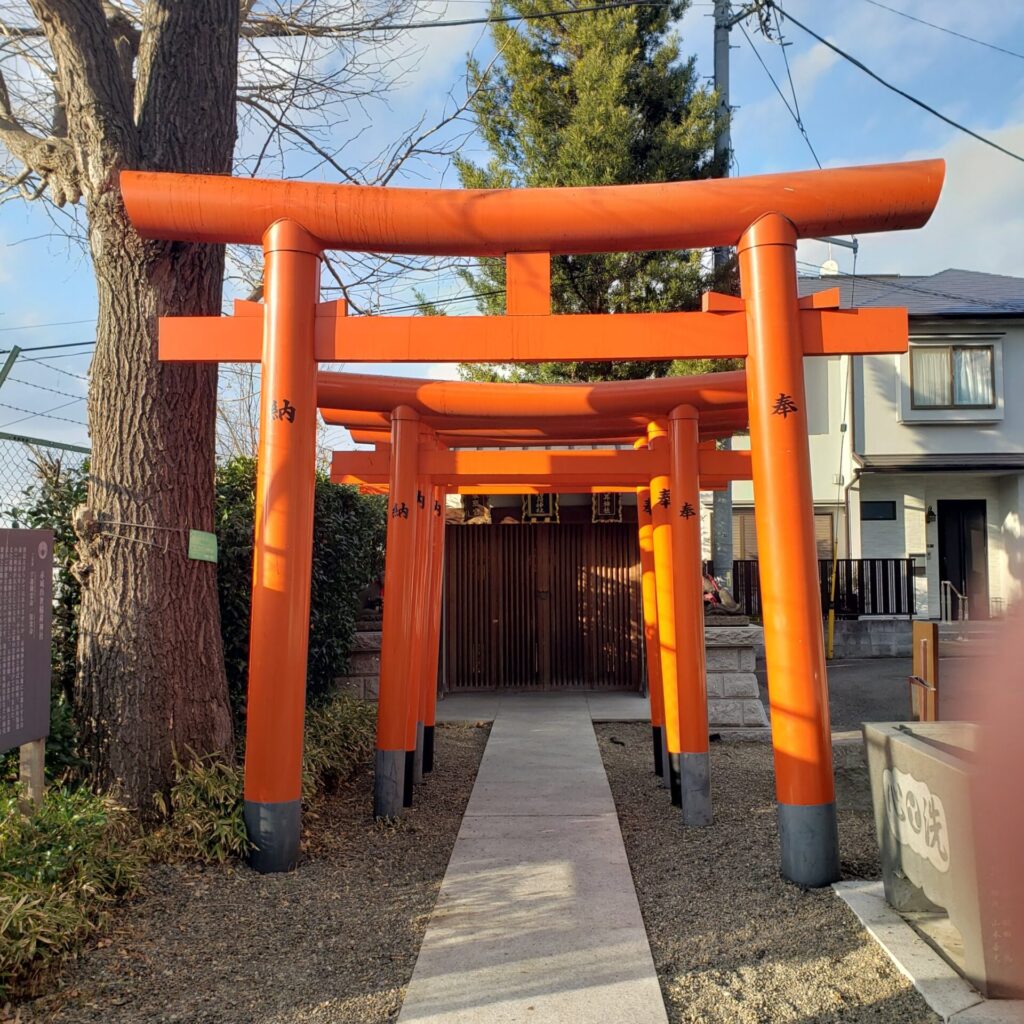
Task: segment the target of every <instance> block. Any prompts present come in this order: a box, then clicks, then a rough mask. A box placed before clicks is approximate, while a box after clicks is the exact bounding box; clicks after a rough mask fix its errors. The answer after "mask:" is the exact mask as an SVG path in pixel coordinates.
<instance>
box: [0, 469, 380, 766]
mask: <svg viewBox="0 0 1024 1024" xmlns="http://www.w3.org/2000/svg"><path fill="white" fill-rule="evenodd" d="M37 466H38V471H37V476H38V479H37V482H36V483H34V484H33V485H32V486H31V487H30V488H28V489H27V490H26V491H25V492H24V494H23V495H22V498H21V500H20V501H19V502H18V505H17V507H16V508H14V509H11V510H9V513H10V514H11V516H12V517H13V518H14V520H15V521H16V522H17V523H18V524H19V525H20V526H23V527H30V528H46V529H52V530H53V531H54V537H55V545H54V556H55V561H56V567H57V576H56V581H55V583H56V586H55V590H54V597H55V601H54V613H53V685H52V688H51V693H52V711H51V721H50V736H49V739H48V741H47V748H46V768H47V775H48V776H50V778H52V779H68V778H70V777H73V776H74V775H75V774H76V773H77V772H78V771H79V770H80V769H81V768H83V767H84V762H82V761H81V760H80V759H79V758H78V756H77V752H76V729H75V723H74V720H73V715H72V705H71V700H72V697H73V690H74V679H75V648H76V645H77V641H78V608H79V601H80V594H81V588H80V585H79V583H78V580H77V578H76V577H75V575H74V567H75V562H76V561H77V557H78V555H77V552H76V550H75V535H74V530H73V529H72V526H71V521H72V514H73V512H74V510H75V508H76V507H77V506H78V505H80V504H82V503H83V502H84V501H85V500H86V481H87V478H88V463H86V464H85V465H82V466H70V467H69V466H66V465H62V464H61V462H60V461H59V460H54V459H50V458H45V457H40V458H39V460H38V463H37ZM255 509H256V462H255V460H254V459H248V458H236V459H232V460H231V461H229V462H227V463H225V464H224V465H222V466H221V467H220V468H219V469H218V471H217V496H216V524H215V530H216V532H217V542H218V546H219V559H220V560H219V564H218V567H217V581H218V590H219V596H220V614H221V630H222V633H223V638H224V660H225V665H226V668H227V677H228V687H229V690H230V695H231V701H232V706H233V707H234V709H235V713H236V716H237V717H238V719H239V721H240V720H241V718H242V716H243V715H244V710H245V689H246V678H247V670H248V663H249V604H250V592H251V588H252V544H253V526H254V520H255ZM385 509H386V503H385V501H384V499H383V498H380V497H368V496H364V495H361V494H359V493H358V492H357V491H356V490H355V488H352V487H339V486H337V485H336V484H332V483H331V482H330V481H329V480H327V479H326V478H325V477H323V476H318V478H317V481H316V500H315V512H314V517H315V518H314V524H313V586H312V594H311V607H310V620H311V630H310V638H309V674H308V684H307V696H308V699H309V701H310V703H318V702H320V701H322V699H323V697H324V695H325V694H326V693H327V692H328V691H329V689H330V686H331V683H332V681H333V680H334V679H335V678H336V677H337V676H338V675H339V674H340V673H341V672H343V671H344V669H345V668H346V665H347V662H348V654H349V648H350V646H351V643H352V637H353V634H354V632H355V622H356V617H357V615H358V612H359V598H360V594H361V592H362V590H363V588H364V587H365V586H366V585H367V583H369V582H370V580H372V579H373V578H374V577H376V576H377V575H378V574H379V573H380V572H381V571H382V570H383V565H384V538H385V533H386V520H385ZM16 774H17V752H14V753H13V754H8V755H6V756H5V755H3V754H0V778H6V779H8V780H11V779H13V778H14V777H16Z"/></svg>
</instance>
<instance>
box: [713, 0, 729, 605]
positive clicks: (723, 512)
mask: <svg viewBox="0 0 1024 1024" xmlns="http://www.w3.org/2000/svg"><path fill="white" fill-rule="evenodd" d="M731 22H732V5H731V3H730V0H715V92H716V93H717V94H718V108H717V112H718V117H719V125H720V128H719V131H718V136H717V138H716V139H715V156H716V157H718V158H720V159H722V160H723V161H724V164H725V176H726V177H728V176H729V167H730V164H731V163H732V135H731V133H730V130H729V33H730V30H731V28H732V24H731ZM729 257H730V253H729V249H728V248H727V247H725V246H719V247H716V248H715V249H714V256H713V260H714V263H713V266H714V270H715V274H716V276H717V275H718V274H719V273H720V272H721V270H722V268H723V267H724V266H725V265H726V264H727V263H728V261H729ZM719 447H721V448H726V449H727V448H730V447H732V442H731V441H730V439H729V438H725V439H724V440H722V441H720V442H719ZM711 501H712V504H711V560H712V562H714V566H715V569H714V573H715V576H716V577H717V578H718V579H720V580H721V581H722V582H723V583H724V584H725V586H726V588H727V589H728V590H729V591H730V592H731V591H732V484H731V483H730V484H727V485H726V487H725V490H722V491H714V492H713V493H712V498H711Z"/></svg>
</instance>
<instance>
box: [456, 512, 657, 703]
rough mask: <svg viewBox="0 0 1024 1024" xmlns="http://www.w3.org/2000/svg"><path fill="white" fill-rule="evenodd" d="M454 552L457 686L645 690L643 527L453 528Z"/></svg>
mask: <svg viewBox="0 0 1024 1024" xmlns="http://www.w3.org/2000/svg"><path fill="white" fill-rule="evenodd" d="M445 551H446V565H445V614H444V632H443V634H442V643H443V645H444V676H445V685H446V686H447V688H448V689H449V690H451V691H465V690H493V689H509V690H547V689H555V690H572V689H588V690H589V689H598V690H633V691H639V690H641V688H642V685H643V653H642V647H643V644H642V638H643V632H642V626H641V613H640V567H639V552H638V550H637V532H636V524H635V523H609V524H591V523H562V524H551V525H543V524H536V525H518V526H483V525H480V526H455V525H451V526H448V527H447V533H446V535H445Z"/></svg>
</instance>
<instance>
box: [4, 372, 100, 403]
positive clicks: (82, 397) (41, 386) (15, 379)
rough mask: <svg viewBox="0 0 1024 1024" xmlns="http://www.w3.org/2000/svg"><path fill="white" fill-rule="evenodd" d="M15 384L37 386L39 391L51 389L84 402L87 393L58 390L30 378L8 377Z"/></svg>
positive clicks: (53, 391)
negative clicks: (76, 393) (75, 393)
mask: <svg viewBox="0 0 1024 1024" xmlns="http://www.w3.org/2000/svg"><path fill="white" fill-rule="evenodd" d="M7 379H8V380H9V381H11V382H12V383H14V384H24V385H25V387H27V388H35V389H36V390H37V391H49V392H50V394H53V395H63V396H64V397H65V398H73V399H74V400H75V401H76V402H84V401H85V395H73V394H71V392H70V391H58V390H57V389H56V388H48V387H47V386H46V385H45V384H33V383H32V381H30V380H22V379H21V378H20V377H8V378H7Z"/></svg>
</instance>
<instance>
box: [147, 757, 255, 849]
mask: <svg viewBox="0 0 1024 1024" xmlns="http://www.w3.org/2000/svg"><path fill="white" fill-rule="evenodd" d="M174 768H175V779H174V785H173V786H172V787H171V794H170V801H169V803H168V802H167V801H165V800H164V798H163V797H162V796H160V795H158V796H157V797H155V799H156V802H157V806H158V807H159V808H160V810H161V811H162V812H163V814H164V816H165V818H166V824H165V825H163V826H162V827H161V828H159V829H157V831H156V832H154V833H153V834H152V835H150V836H149V837H147V849H148V851H149V853H150V855H151V856H152V857H153V858H154V859H156V860H166V861H180V860H192V861H199V862H200V863H203V864H214V863H216V864H223V863H224V862H225V861H227V860H233V859H235V858H240V857H244V856H245V854H246V853H247V852H248V851H249V840H248V838H247V837H246V834H245V820H244V818H243V815H242V810H243V798H242V766H241V765H239V764H229V763H228V762H227V761H225V760H224V759H223V758H222V757H221V756H220V755H217V754H211V755H209V756H207V757H198V758H194V759H193V760H192V761H190V762H189V763H188V764H182V763H181V762H180V761H176V762H175V766H174Z"/></svg>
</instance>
